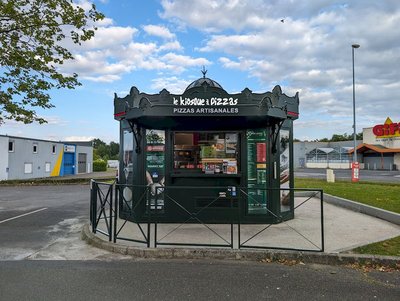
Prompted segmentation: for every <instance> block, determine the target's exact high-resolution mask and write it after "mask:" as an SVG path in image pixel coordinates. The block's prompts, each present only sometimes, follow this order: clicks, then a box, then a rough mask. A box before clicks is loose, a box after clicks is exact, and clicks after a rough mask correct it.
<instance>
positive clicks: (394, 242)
mask: <svg viewBox="0 0 400 301" xmlns="http://www.w3.org/2000/svg"><path fill="white" fill-rule="evenodd" d="M352 251H353V252H355V253H359V254H379V255H387V256H400V236H397V237H395V238H392V239H388V240H384V241H381V242H376V243H373V244H370V245H366V246H362V247H359V248H356V249H354V250H352Z"/></svg>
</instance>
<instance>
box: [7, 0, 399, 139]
mask: <svg viewBox="0 0 400 301" xmlns="http://www.w3.org/2000/svg"><path fill="white" fill-rule="evenodd" d="M76 2H77V3H78V5H81V6H82V7H88V5H89V4H90V3H91V2H89V1H86V0H82V1H76ZM93 3H95V4H96V6H97V8H98V10H99V11H101V12H103V13H104V14H105V15H106V19H105V20H103V21H102V22H101V23H99V24H97V26H98V28H99V29H98V31H97V33H96V37H95V38H94V39H92V40H91V41H89V42H88V43H86V44H84V45H83V46H82V47H78V46H76V45H69V44H67V46H69V47H71V49H72V51H73V53H74V56H75V60H74V61H71V62H69V63H67V64H65V66H63V71H64V72H76V73H78V74H79V76H80V81H81V82H82V84H83V85H82V86H81V87H78V88H77V89H75V90H57V91H52V92H51V96H52V102H53V103H54V105H55V106H56V107H55V108H53V109H50V110H39V111H38V113H39V115H40V116H43V117H44V118H46V119H47V120H48V121H49V123H48V124H46V125H38V124H30V125H24V124H20V123H16V122H7V123H6V124H4V125H1V126H0V133H1V134H8V135H17V136H24V137H33V138H41V139H52V140H87V139H92V138H100V139H102V140H104V141H107V142H110V141H118V139H119V136H118V135H119V130H118V122H116V121H114V119H113V97H114V96H113V95H114V92H115V93H117V94H118V95H119V96H125V95H126V94H127V93H128V91H129V90H130V88H131V87H132V86H136V87H138V89H139V90H140V91H143V92H147V93H158V92H159V91H161V90H162V89H163V88H166V89H167V90H169V91H170V92H172V93H179V94H180V93H182V92H183V90H184V89H185V87H186V86H187V85H188V84H190V83H191V82H192V81H193V80H195V79H197V78H199V77H201V72H200V70H201V68H202V66H203V65H204V66H205V67H206V69H207V70H208V73H207V76H208V77H210V78H212V79H214V80H216V81H217V82H219V83H220V84H221V85H222V87H223V88H224V89H225V90H227V91H228V92H230V93H234V92H238V91H241V90H243V89H244V88H245V87H248V88H249V89H251V90H253V91H254V92H265V91H271V90H272V88H273V87H274V86H275V85H276V84H279V85H281V86H282V90H283V92H284V93H286V94H287V95H289V96H293V95H294V94H295V93H296V92H297V91H298V92H299V94H300V118H299V120H297V121H296V122H295V124H294V128H295V137H296V138H299V139H302V140H304V139H306V140H312V139H320V138H324V137H331V136H332V134H334V133H339V134H342V133H352V131H353V130H352V60H351V45H352V44H354V43H358V44H360V45H361V47H360V48H359V49H356V52H355V68H356V69H355V70H356V107H357V109H356V112H357V131H358V132H360V131H361V129H362V128H363V127H371V126H373V125H375V124H380V123H383V122H384V121H385V119H386V117H391V119H392V120H393V121H394V122H396V120H397V121H399V119H400V106H399V104H400V99H399V95H400V30H399V27H400V3H399V2H398V1H397V0H386V1H369V0H359V1H358V0H353V1H334V0H331V1H329V0H315V1H293V0H279V1H276V0H275V1H266V0H263V1H262V0H241V1H239V0H226V1H222V0H208V1H200V0H199V1H188V0H147V1H139V0H102V1H100V0H99V1H93ZM282 19H283V20H284V22H282V21H281V20H282Z"/></svg>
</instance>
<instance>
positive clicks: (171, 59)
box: [162, 52, 211, 66]
mask: <svg viewBox="0 0 400 301" xmlns="http://www.w3.org/2000/svg"><path fill="white" fill-rule="evenodd" d="M162 59H163V60H165V61H167V62H168V63H170V64H173V65H178V66H202V65H210V64H211V62H210V61H209V60H207V59H205V58H192V57H190V56H187V55H179V54H175V53H172V52H170V53H167V54H166V55H164V56H163V57H162Z"/></svg>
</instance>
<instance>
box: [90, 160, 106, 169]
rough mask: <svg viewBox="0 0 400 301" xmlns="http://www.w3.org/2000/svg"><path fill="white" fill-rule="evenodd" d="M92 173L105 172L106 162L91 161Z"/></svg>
mask: <svg viewBox="0 0 400 301" xmlns="http://www.w3.org/2000/svg"><path fill="white" fill-rule="evenodd" d="M93 171H107V162H106V161H104V160H95V161H93Z"/></svg>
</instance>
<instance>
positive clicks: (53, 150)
mask: <svg viewBox="0 0 400 301" xmlns="http://www.w3.org/2000/svg"><path fill="white" fill-rule="evenodd" d="M56 150H57V146H56V145H55V144H53V145H52V146H51V152H52V153H53V154H55V153H56Z"/></svg>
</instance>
